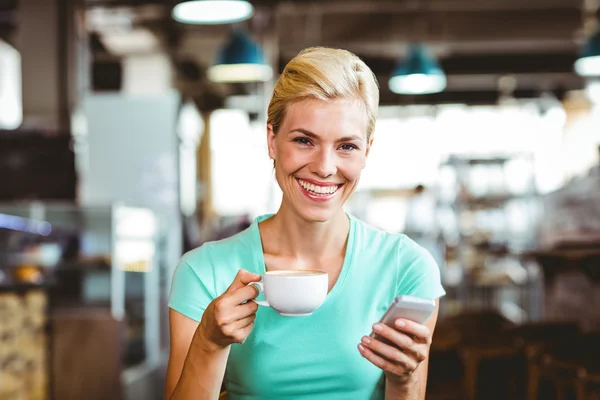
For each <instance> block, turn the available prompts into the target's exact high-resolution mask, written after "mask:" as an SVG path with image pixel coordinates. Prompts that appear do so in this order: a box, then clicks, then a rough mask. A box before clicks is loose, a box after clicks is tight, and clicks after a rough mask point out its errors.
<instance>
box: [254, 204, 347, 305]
mask: <svg viewBox="0 0 600 400" xmlns="http://www.w3.org/2000/svg"><path fill="white" fill-rule="evenodd" d="M273 215H274V214H264V215H260V216H258V217H256V218H255V219H254V221H252V225H251V230H252V237H253V239H254V241H255V246H253V247H254V248H255V249H256V250H255V254H254V263H255V265H256V267H257V272H258V274H259V275H261V276H262V275H264V274H265V272H266V271H267V268H266V264H265V254H264V250H263V244H262V238H261V236H260V229H258V224H259V223H260V222H262V221H264V220H266V219H269V218H271V217H272V216H273ZM346 215H347V217H348V219H349V221H350V229H349V231H348V239H347V242H346V253H345V254H344V262H343V263H342V269H341V271H340V274H339V276H338V278H337V281H336V282H335V284H334V285H333V288H331V291H330V292H329V293H328V294H327V298H326V299H325V303H327V302H329V301H331V300H332V299H333V298H335V297H336V296H337V295H338V293H339V292H340V291H341V290H342V287H343V286H344V283H345V281H346V278H347V277H348V272H349V270H350V266H351V263H352V258H353V256H354V242H355V236H356V235H355V232H356V220H355V218H354V217H353V216H352V215H351V214H349V213H346Z"/></svg>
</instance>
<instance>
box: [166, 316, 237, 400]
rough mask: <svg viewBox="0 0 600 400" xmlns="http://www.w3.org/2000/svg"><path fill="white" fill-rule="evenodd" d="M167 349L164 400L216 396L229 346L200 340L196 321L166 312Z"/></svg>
mask: <svg viewBox="0 0 600 400" xmlns="http://www.w3.org/2000/svg"><path fill="white" fill-rule="evenodd" d="M169 319H170V324H171V326H170V331H171V350H170V357H169V365H168V367H167V376H166V383H165V395H164V398H165V400H177V399H182V400H183V399H192V398H193V399H216V398H218V397H219V392H220V389H221V384H222V381H223V376H224V375H225V365H226V364H227V357H228V356H229V347H225V348H217V347H216V346H212V347H211V346H210V344H209V343H208V342H207V341H206V340H205V339H204V338H203V337H202V335H201V332H200V331H199V330H198V329H197V328H198V326H199V324H198V322H196V321H194V320H192V319H190V318H188V317H186V316H184V315H183V314H180V313H178V312H177V311H174V310H169Z"/></svg>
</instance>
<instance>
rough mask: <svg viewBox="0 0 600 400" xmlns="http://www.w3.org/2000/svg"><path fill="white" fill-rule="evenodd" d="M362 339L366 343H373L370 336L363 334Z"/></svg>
mask: <svg viewBox="0 0 600 400" xmlns="http://www.w3.org/2000/svg"><path fill="white" fill-rule="evenodd" d="M362 341H363V343H365V344H369V343H371V338H370V337H368V336H363V338H362Z"/></svg>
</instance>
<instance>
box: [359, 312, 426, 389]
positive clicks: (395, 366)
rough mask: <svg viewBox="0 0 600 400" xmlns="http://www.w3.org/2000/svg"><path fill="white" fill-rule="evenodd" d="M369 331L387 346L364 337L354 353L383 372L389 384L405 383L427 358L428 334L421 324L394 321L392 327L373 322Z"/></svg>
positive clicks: (400, 320) (399, 320)
mask: <svg viewBox="0 0 600 400" xmlns="http://www.w3.org/2000/svg"><path fill="white" fill-rule="evenodd" d="M373 332H375V333H376V334H378V335H379V336H381V337H382V338H385V339H387V340H388V341H389V342H390V344H391V345H390V344H386V343H384V342H382V341H380V340H377V339H375V338H372V337H370V336H364V337H363V338H362V342H361V344H359V345H358V350H359V351H360V354H362V356H363V357H364V358H366V359H367V360H369V361H370V362H371V363H373V364H374V365H376V366H377V367H379V368H381V369H382V370H383V372H384V373H385V375H386V378H387V379H388V381H390V383H398V384H404V383H406V382H407V381H408V380H410V378H411V377H412V375H413V373H414V372H415V371H416V370H417V368H418V367H419V364H420V363H421V362H423V361H424V360H425V359H427V357H428V356H429V345H430V344H431V331H430V330H429V328H428V327H426V326H425V325H421V324H418V323H416V322H413V321H409V320H406V319H397V320H396V321H395V323H394V327H393V328H391V327H389V326H387V325H384V324H382V323H376V324H375V325H373Z"/></svg>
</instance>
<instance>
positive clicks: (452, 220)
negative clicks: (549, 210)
mask: <svg viewBox="0 0 600 400" xmlns="http://www.w3.org/2000/svg"><path fill="white" fill-rule="evenodd" d="M541 210H542V208H541V201H540V197H539V195H538V193H537V190H536V184H535V160H534V156H533V154H530V153H511V154H502V155H497V156H493V157H492V156H490V157H470V156H458V155H453V156H451V157H449V158H448V159H447V160H445V161H444V162H443V163H442V164H441V165H440V185H439V194H438V213H439V214H440V218H439V221H440V222H441V224H442V226H441V227H440V230H441V231H442V232H443V237H444V239H445V241H446V244H447V246H448V251H447V254H448V256H449V257H448V258H449V259H448V260H447V263H446V265H447V268H446V271H445V275H444V277H445V278H446V279H447V281H446V282H445V286H446V287H447V288H448V289H449V292H450V293H451V294H452V296H449V297H450V298H453V299H454V300H456V302H455V304H456V307H457V308H459V309H464V308H486V309H487V308H493V309H497V310H498V311H501V312H503V313H504V314H505V316H506V317H508V318H509V319H512V320H514V321H515V322H523V321H525V320H536V319H538V318H539V317H540V313H541V311H540V299H541V284H540V274H539V272H540V271H539V269H538V268H537V266H536V265H535V264H534V263H530V262H529V261H528V260H527V259H526V258H524V257H523V254H524V253H525V252H526V251H528V250H530V249H532V248H535V247H537V242H538V240H539V238H538V226H539V221H540V217H541Z"/></svg>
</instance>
